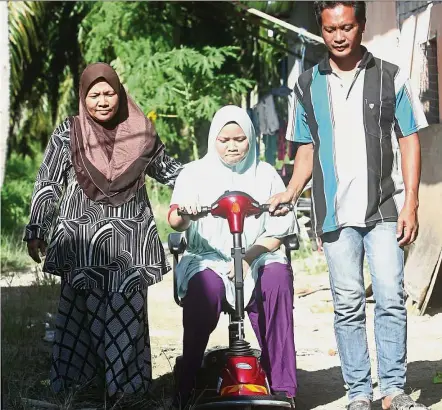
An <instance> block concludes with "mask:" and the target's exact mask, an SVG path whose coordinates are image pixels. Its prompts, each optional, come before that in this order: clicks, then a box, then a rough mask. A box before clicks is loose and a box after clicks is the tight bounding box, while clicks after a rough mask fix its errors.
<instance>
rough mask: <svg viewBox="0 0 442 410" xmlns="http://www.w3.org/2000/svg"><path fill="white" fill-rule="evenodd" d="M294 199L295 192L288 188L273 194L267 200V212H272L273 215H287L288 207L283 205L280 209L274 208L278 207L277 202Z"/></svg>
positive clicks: (286, 201) (292, 200)
mask: <svg viewBox="0 0 442 410" xmlns="http://www.w3.org/2000/svg"><path fill="white" fill-rule="evenodd" d="M294 199H295V194H294V193H293V192H292V191H290V190H287V191H285V192H281V193H279V194H276V195H273V196H272V197H271V198H270V199H269V200H268V201H267V203H269V204H270V209H269V212H270V213H271V214H274V215H275V216H284V215H287V214H288V213H289V211H290V210H289V208H288V207H286V206H285V207H283V208H282V209H276V208H277V207H278V205H279V204H283V203H288V202H292V203H293V202H294Z"/></svg>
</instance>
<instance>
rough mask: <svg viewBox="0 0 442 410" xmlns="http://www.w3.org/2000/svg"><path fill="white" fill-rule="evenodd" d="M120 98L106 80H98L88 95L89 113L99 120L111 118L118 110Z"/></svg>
mask: <svg viewBox="0 0 442 410" xmlns="http://www.w3.org/2000/svg"><path fill="white" fill-rule="evenodd" d="M118 103H119V98H118V94H117V93H116V92H115V90H114V89H113V88H112V87H111V86H110V85H109V84H108V83H107V82H106V81H97V82H96V83H95V84H94V85H93V86H92V87H91V88H90V89H89V91H88V93H87V95H86V108H87V111H88V113H89V114H90V115H91V117H92V118H94V119H95V120H97V121H100V122H106V121H109V120H111V119H112V118H113V117H114V116H115V114H116V113H117V111H118Z"/></svg>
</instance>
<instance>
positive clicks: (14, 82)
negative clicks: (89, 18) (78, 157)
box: [8, 1, 90, 154]
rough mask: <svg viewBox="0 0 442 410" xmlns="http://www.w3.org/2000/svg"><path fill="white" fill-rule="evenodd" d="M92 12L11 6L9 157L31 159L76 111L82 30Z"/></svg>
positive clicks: (83, 7)
mask: <svg viewBox="0 0 442 410" xmlns="http://www.w3.org/2000/svg"><path fill="white" fill-rule="evenodd" d="M89 8H90V5H89V4H88V3H81V2H78V3H76V2H72V1H65V2H33V1H29V2H23V1H10V2H8V9H9V40H10V56H11V100H10V102H11V104H10V130H9V135H10V138H9V143H8V145H9V152H11V151H12V150H14V151H17V152H20V153H22V154H31V152H32V149H31V146H32V145H33V144H35V142H37V143H40V145H41V146H45V145H46V143H47V138H48V135H49V134H50V132H51V130H52V129H53V128H54V126H55V124H56V123H57V122H58V121H60V118H61V117H62V116H63V115H64V114H65V113H66V112H69V111H71V108H72V105H76V104H75V103H76V95H75V92H73V90H74V89H75V88H76V87H78V79H79V70H80V66H81V61H82V58H81V53H80V51H79V47H78V40H77V37H78V28H79V23H80V22H81V20H82V19H83V16H84V14H85V13H87V11H88V10H89ZM67 45H68V46H67ZM66 94H70V95H66ZM60 102H61V103H62V104H59V103H60Z"/></svg>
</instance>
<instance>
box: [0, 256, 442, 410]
mask: <svg viewBox="0 0 442 410" xmlns="http://www.w3.org/2000/svg"><path fill="white" fill-rule="evenodd" d="M321 258H322V257H321V256H319V255H317V254H316V255H315V256H314V258H313V261H307V263H306V261H305V260H304V261H299V262H295V263H294V272H295V292H296V294H297V296H296V300H295V311H294V316H295V342H296V349H297V364H298V381H299V394H298V398H297V408H299V409H303V410H310V409H312V410H313V409H317V410H319V409H332V410H333V409H344V408H345V405H346V398H345V395H346V390H345V386H344V382H343V380H342V376H341V372H340V367H339V357H338V355H337V354H336V343H335V339H334V334H333V308H332V304H331V293H330V290H329V289H328V286H329V285H328V276H327V273H326V272H325V271H324V269H323V268H322V269H321V268H318V267H321V266H322V267H324V266H325V265H324V261H323V260H321ZM309 264H310V265H311V266H308V265H309ZM311 272H313V273H311ZM33 280H35V275H34V274H28V275H20V276H17V277H15V278H14V279H13V280H12V281H11V280H9V282H6V279H4V278H2V280H1V286H2V287H3V286H23V285H28V284H29V283H30V281H33ZM321 287H323V288H325V290H321V291H317V292H315V293H312V294H310V295H308V296H302V291H303V290H305V289H318V288H321ZM148 300H149V308H148V309H149V323H150V336H151V346H152V350H153V352H152V353H153V358H152V359H153V375H154V378H155V379H156V382H155V383H156V385H157V392H158V390H161V389H164V387H162V386H164V385H165V384H166V385H167V384H169V385H170V380H171V375H170V373H171V368H172V366H173V363H174V360H175V358H176V357H177V356H178V355H179V354H180V353H181V339H182V325H181V315H182V313H181V308H179V307H178V306H177V305H176V304H175V302H174V300H173V294H172V274H168V275H166V276H165V278H164V280H163V282H161V283H160V284H158V285H155V286H153V287H151V288H150V289H149V298H148ZM373 309H374V303H373V302H372V301H371V302H370V301H369V303H368V304H367V310H368V313H367V314H368V319H367V322H368V339H369V347H370V353H371V360H372V363H373V367H372V368H373V382H374V383H375V385H376V379H377V376H376V370H375V369H376V361H375V345H374V335H373ZM408 323H409V325H408V362H409V365H408V392H409V393H412V396H413V398H414V399H418V400H419V401H420V402H422V403H423V404H425V405H427V406H431V408H432V409H434V410H442V384H433V376H434V375H435V374H436V371H442V310H441V309H438V310H437V309H429V310H428V311H427V314H426V315H425V316H423V317H419V316H413V315H409V322H408ZM227 324H228V317H227V315H222V317H221V320H220V323H219V325H218V327H217V329H216V331H215V332H214V333H213V334H212V337H211V339H210V342H209V347H215V346H221V345H226V343H227V340H228V337H227ZM246 337H247V339H248V340H249V341H250V342H251V343H252V345H253V346H254V347H257V343H256V339H255V337H254V335H253V331H252V329H251V327H250V324H249V322H248V321H247V322H246ZM375 399H376V400H377V402H376V403H375V406H374V408H375V409H381V405H380V402H379V400H378V399H379V391H378V388H377V387H376V389H375ZM170 401H171V399H170V387H169V388H165V389H164V398H163V399H162V400H161V404H160V403H159V404H158V406H157V407H155V408H154V407H151V408H152V409H153V410H155V409H157V410H160V409H165V408H168V405H169V404H170Z"/></svg>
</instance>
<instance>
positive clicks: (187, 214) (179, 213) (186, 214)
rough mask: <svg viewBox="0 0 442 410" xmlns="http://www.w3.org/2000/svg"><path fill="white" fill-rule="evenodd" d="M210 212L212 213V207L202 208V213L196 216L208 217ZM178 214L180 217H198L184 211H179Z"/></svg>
mask: <svg viewBox="0 0 442 410" xmlns="http://www.w3.org/2000/svg"><path fill="white" fill-rule="evenodd" d="M209 212H210V206H202V207H201V211H200V212H198V213H197V214H196V215H200V216H202V215H207V214H208V213H209ZM177 214H178V215H179V216H192V215H194V216H196V215H195V214H194V213H191V212H187V211H182V210H180V209H177Z"/></svg>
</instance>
